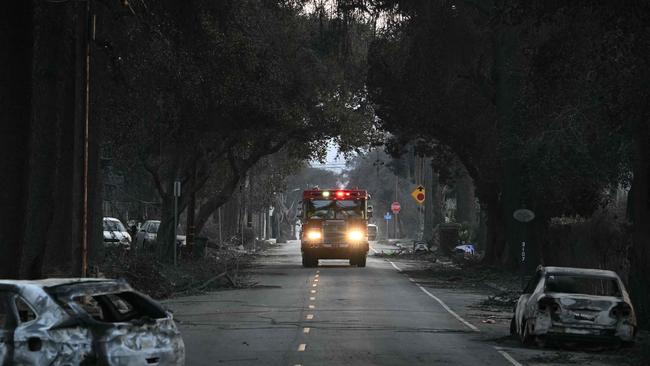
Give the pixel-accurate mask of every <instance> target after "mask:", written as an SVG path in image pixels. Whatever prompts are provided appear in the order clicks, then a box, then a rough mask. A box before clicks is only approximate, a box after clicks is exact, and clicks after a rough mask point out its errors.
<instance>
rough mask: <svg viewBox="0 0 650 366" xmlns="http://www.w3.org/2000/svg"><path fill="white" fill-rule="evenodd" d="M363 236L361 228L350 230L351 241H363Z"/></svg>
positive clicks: (349, 237)
mask: <svg viewBox="0 0 650 366" xmlns="http://www.w3.org/2000/svg"><path fill="white" fill-rule="evenodd" d="M363 237H364V235H363V233H362V232H361V230H351V231H349V232H348V239H349V240H351V241H361V240H363Z"/></svg>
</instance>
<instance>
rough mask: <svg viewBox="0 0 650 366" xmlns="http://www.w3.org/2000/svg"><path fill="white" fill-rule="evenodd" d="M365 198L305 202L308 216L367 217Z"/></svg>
mask: <svg viewBox="0 0 650 366" xmlns="http://www.w3.org/2000/svg"><path fill="white" fill-rule="evenodd" d="M364 208H365V201H363V200H358V201H355V200H313V201H306V202H305V213H306V214H307V218H320V219H330V220H334V219H339V220H343V219H348V218H365V209H364Z"/></svg>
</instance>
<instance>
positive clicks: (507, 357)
mask: <svg viewBox="0 0 650 366" xmlns="http://www.w3.org/2000/svg"><path fill="white" fill-rule="evenodd" d="M494 349H495V350H497V352H499V354H500V355H501V356H503V358H505V359H506V360H508V362H510V363H511V364H513V366H524V365H522V364H521V363H519V362H517V360H515V358H514V357H512V356H510V354H509V353H508V352H506V351H504V350H503V348H501V347H497V346H494Z"/></svg>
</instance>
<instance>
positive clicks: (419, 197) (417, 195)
mask: <svg viewBox="0 0 650 366" xmlns="http://www.w3.org/2000/svg"><path fill="white" fill-rule="evenodd" d="M411 197H413V199H414V200H415V202H417V203H419V204H422V203H423V202H424V199H425V197H426V195H425V191H424V187H422V186H417V187H415V190H414V191H413V192H411Z"/></svg>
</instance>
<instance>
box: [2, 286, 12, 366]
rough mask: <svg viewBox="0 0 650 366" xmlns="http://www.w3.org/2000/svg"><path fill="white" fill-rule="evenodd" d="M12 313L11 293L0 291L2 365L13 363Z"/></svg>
mask: <svg viewBox="0 0 650 366" xmlns="http://www.w3.org/2000/svg"><path fill="white" fill-rule="evenodd" d="M11 318H12V313H11V309H10V307H9V293H8V292H6V291H0V366H5V365H7V366H8V365H11V364H13V362H12V360H11V359H12V358H13V356H12V355H13V329H12V327H11V323H12V321H11Z"/></svg>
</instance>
